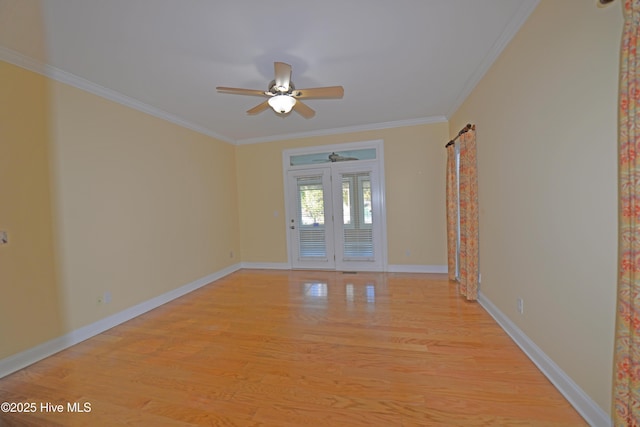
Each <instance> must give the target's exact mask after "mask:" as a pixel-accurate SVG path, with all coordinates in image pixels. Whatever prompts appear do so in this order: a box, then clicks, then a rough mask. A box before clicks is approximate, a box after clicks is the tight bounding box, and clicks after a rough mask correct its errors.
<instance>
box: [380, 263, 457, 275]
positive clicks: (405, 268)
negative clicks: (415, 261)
mask: <svg viewBox="0 0 640 427" xmlns="http://www.w3.org/2000/svg"><path fill="white" fill-rule="evenodd" d="M387 271H388V272H389V273H438V274H440V273H443V274H447V272H448V271H449V268H448V267H447V266H446V265H409V264H390V265H389V266H388V267H387Z"/></svg>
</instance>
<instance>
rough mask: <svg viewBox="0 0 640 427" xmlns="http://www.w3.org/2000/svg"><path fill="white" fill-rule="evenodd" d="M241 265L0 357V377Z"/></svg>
mask: <svg viewBox="0 0 640 427" xmlns="http://www.w3.org/2000/svg"><path fill="white" fill-rule="evenodd" d="M240 268H241V266H240V264H235V265H232V266H229V267H227V268H223V269H222V270H220V271H217V272H215V273H212V274H210V275H208V276H205V277H202V278H200V279H198V280H196V281H194V282H191V283H189V284H187V285H184V286H181V287H179V288H177V289H174V290H172V291H169V292H166V293H164V294H162V295H158V296H157V297H154V298H151V299H150V300H147V301H144V302H142V303H140V304H137V305H134V306H133V307H129V308H127V309H125V310H122V311H121V312H119V313H116V314H113V315H111V316H108V317H105V318H104V319H100V320H98V321H97V322H94V323H91V324H90V325H87V326H83V327H81V328H79V329H76V330H73V331H71V332H69V333H68V334H66V335H63V336H61V337H58V338H54V339H52V340H50V341H47V342H45V343H43V344H40V345H37V346H35V347H32V348H30V349H28V350H25V351H22V352H20V353H18V354H14V355H13V356H9V357H7V358H5V359H2V360H0V378H2V377H5V376H7V375H9V374H11V373H13V372H16V371H18V370H20V369H22V368H25V367H27V366H29V365H31V364H33V363H36V362H38V361H40V360H42V359H44V358H46V357H49V356H51V355H52V354H55V353H58V352H59V351H62V350H64V349H66V348H69V347H71V346H73V345H75V344H78V343H80V342H82V341H84V340H86V339H89V338H91V337H93V336H96V335H98V334H100V333H102V332H104V331H106V330H108V329H111V328H113V327H114V326H117V325H119V324H121V323H124V322H126V321H128V320H131V319H133V318H135V317H137V316H140V315H141V314H144V313H146V312H147V311H150V310H153V309H154V308H157V307H160V306H161V305H163V304H166V303H168V302H169V301H172V300H174V299H176V298H180V297H181V296H184V295H186V294H188V293H189V292H193V291H195V290H196V289H199V288H201V287H203V286H205V285H208V284H209V283H211V282H214V281H216V280H219V279H221V278H223V277H225V276H227V275H229V274H231V273H233V272H235V271H237V270H239V269H240Z"/></svg>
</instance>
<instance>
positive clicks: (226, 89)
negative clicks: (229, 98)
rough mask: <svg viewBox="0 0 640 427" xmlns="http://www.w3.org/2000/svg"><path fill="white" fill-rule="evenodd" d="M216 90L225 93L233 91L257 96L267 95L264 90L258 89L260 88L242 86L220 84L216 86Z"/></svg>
mask: <svg viewBox="0 0 640 427" xmlns="http://www.w3.org/2000/svg"><path fill="white" fill-rule="evenodd" d="M216 90H217V91H218V92H223V93H232V94H236V95H256V96H267V95H266V94H265V93H264V91H263V90H258V89H242V88H238V87H224V86H218V87H216Z"/></svg>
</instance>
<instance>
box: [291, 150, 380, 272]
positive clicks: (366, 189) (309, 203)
mask: <svg viewBox="0 0 640 427" xmlns="http://www.w3.org/2000/svg"><path fill="white" fill-rule="evenodd" d="M287 187H288V192H289V194H288V200H289V205H290V206H289V207H288V215H289V217H288V231H289V242H290V244H291V258H292V259H291V262H292V267H293V268H308V269H337V270H355V271H382V269H383V260H382V250H381V249H382V248H381V246H382V243H381V242H382V240H381V235H382V228H381V227H382V225H383V224H382V221H381V218H382V215H380V213H381V211H382V201H381V192H380V183H379V180H378V165H377V163H376V162H343V163H332V164H330V165H327V166H324V167H318V168H309V169H298V170H292V171H289V172H288V173H287Z"/></svg>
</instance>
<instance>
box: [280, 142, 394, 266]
mask: <svg viewBox="0 0 640 427" xmlns="http://www.w3.org/2000/svg"><path fill="white" fill-rule="evenodd" d="M383 148H384V141H383V140H381V139H379V140H371V141H360V142H352V143H343V144H332V145H321V146H314V147H304V148H293V149H288V150H283V152H282V176H283V185H284V202H285V209H284V212H285V227H286V228H285V232H286V234H287V257H288V264H289V266H290V268H293V267H292V266H293V262H292V261H293V244H294V242H292V236H291V233H289V228H288V227H289V226H290V224H289V220H290V218H292V217H293V216H294V215H295V213H294V212H291V206H292V199H291V197H292V196H291V195H290V194H289V191H288V172H289V171H293V170H304V169H318V168H319V167H321V165H316V166H314V165H300V166H291V161H290V158H291V156H297V155H301V154H313V153H325V152H329V153H331V152H334V151H336V152H340V151H349V150H359V149H375V150H376V158H375V160H361V161H359V160H353V161H349V162H345V164H353V165H354V166H355V165H356V164H358V163H360V162H363V163H364V162H372V161H373V162H376V163H377V166H378V167H377V170H378V184H379V215H378V216H379V218H378V220H379V221H380V224H381V232H380V236H379V240H378V242H376V243H379V245H380V248H379V249H380V257H381V262H382V267H381V271H387V270H388V261H387V214H386V194H385V191H386V185H385V175H384V149H383ZM332 164H335V163H325V164H322V165H324V166H325V167H331V165H332ZM376 249H377V248H376Z"/></svg>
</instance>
